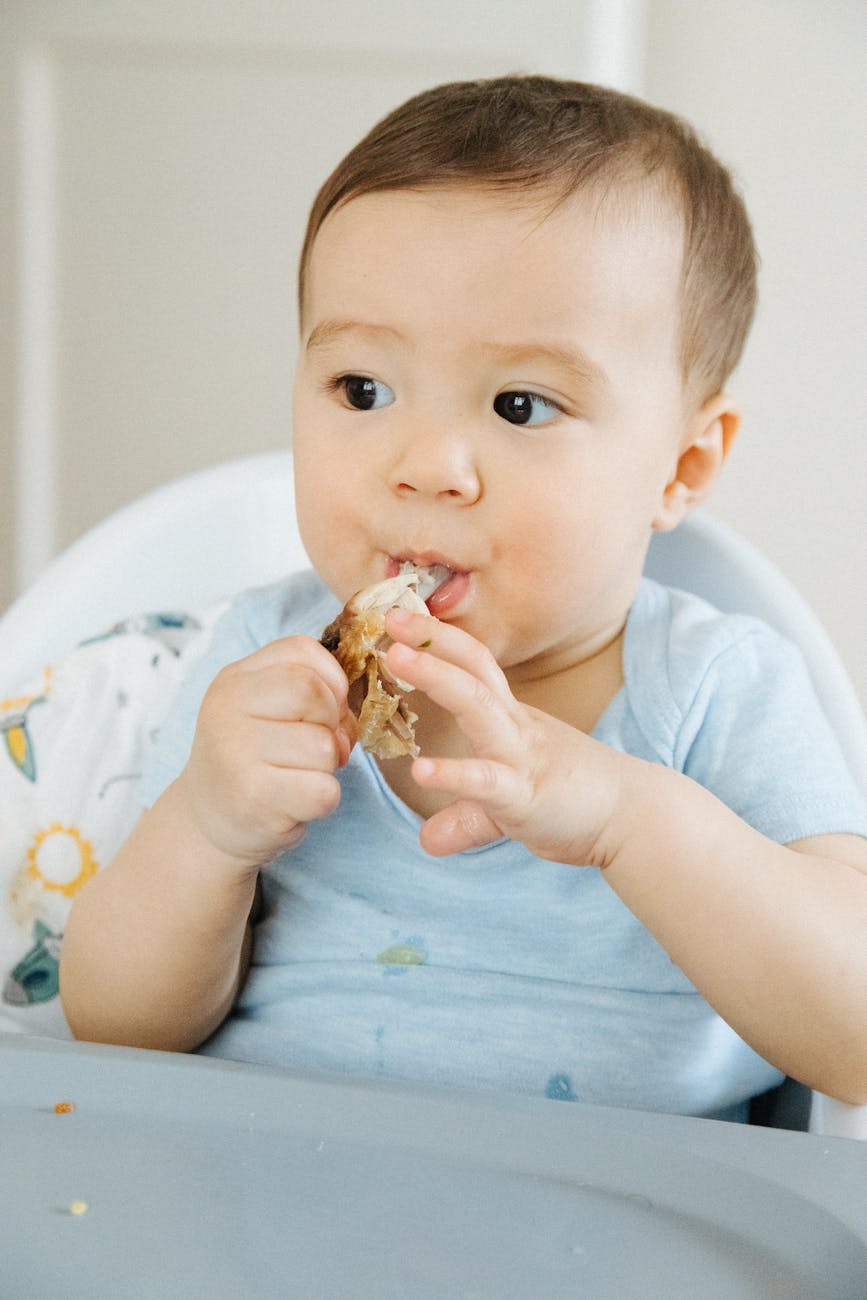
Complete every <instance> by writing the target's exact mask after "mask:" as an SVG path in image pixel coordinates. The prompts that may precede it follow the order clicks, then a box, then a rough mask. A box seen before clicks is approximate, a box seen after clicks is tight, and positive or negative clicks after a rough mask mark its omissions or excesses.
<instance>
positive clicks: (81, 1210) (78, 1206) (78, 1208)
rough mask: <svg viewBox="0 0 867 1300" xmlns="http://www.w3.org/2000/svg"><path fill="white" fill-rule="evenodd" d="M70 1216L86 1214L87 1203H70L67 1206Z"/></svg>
mask: <svg viewBox="0 0 867 1300" xmlns="http://www.w3.org/2000/svg"><path fill="white" fill-rule="evenodd" d="M69 1213H70V1214H87V1201H71V1202H70V1205H69Z"/></svg>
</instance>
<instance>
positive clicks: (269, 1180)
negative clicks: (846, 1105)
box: [0, 1035, 867, 1300]
mask: <svg viewBox="0 0 867 1300" xmlns="http://www.w3.org/2000/svg"><path fill="white" fill-rule="evenodd" d="M58 1103H59V1104H60V1110H59V1111H58V1110H57V1109H56V1107H57V1105H58ZM64 1103H71V1105H72V1109H69V1108H68V1107H66V1106H65V1105H64ZM0 1153H2V1156H0V1159H2V1172H3V1177H2V1188H0V1296H2V1297H3V1300H23V1298H24V1297H27V1300H48V1298H49V1297H51V1300H55V1298H56V1297H57V1296H63V1297H64V1300H85V1297H86V1298H87V1300H93V1298H94V1297H99V1298H100V1300H101V1298H103V1297H105V1300H126V1298H127V1297H135V1300H149V1298H150V1297H153V1300H171V1298H173V1297H178V1298H179V1300H180V1298H181V1297H182V1298H183V1300H198V1298H201V1300H224V1298H225V1300H239V1298H240V1297H246V1296H255V1297H257V1300H270V1298H271V1297H274V1298H275V1300H276V1297H280V1300H285V1298H286V1297H299V1300H332V1298H333V1300H337V1298H338V1297H339V1298H340V1300H346V1298H347V1297H348V1298H349V1300H392V1298H393V1300H397V1298H398V1297H399V1298H400V1300H434V1298H435V1300H452V1298H453V1297H454V1298H457V1297H464V1298H466V1300H469V1297H476V1300H511V1298H514V1300H545V1298H547V1297H552V1298H553V1297H567V1296H568V1297H576V1296H588V1297H592V1300H606V1297H617V1300H624V1297H641V1300H653V1298H654V1297H658V1298H659V1300H673V1298H675V1300H676V1298H677V1297H694V1296H702V1297H705V1296H707V1297H713V1298H714V1300H746V1298H748V1297H749V1298H750V1300H752V1298H753V1297H772V1296H773V1297H785V1300H796V1298H800V1297H810V1298H811V1300H825V1298H827V1300H832V1298H833V1300H846V1297H852V1300H856V1298H857V1300H864V1296H865V1294H867V1195H865V1189H867V1144H861V1143H856V1142H850V1141H845V1140H841V1139H825V1138H818V1137H814V1136H809V1135H807V1134H802V1133H785V1132H776V1131H771V1130H760V1129H749V1128H746V1127H742V1126H739V1125H729V1124H723V1123H720V1122H714V1121H710V1120H694V1119H683V1118H679V1117H675V1116H663V1115H649V1114H642V1113H638V1112H627V1111H615V1110H607V1109H602V1108H597V1107H591V1106H583V1105H580V1104H577V1103H567V1102H560V1101H545V1100H544V1099H542V1100H539V1101H538V1102H537V1101H530V1100H526V1101H525V1100H522V1099H511V1100H508V1099H507V1100H502V1099H490V1098H486V1097H483V1096H478V1095H464V1094H454V1093H445V1092H443V1093H436V1092H432V1091H417V1090H414V1089H408V1088H398V1087H395V1086H379V1085H358V1084H351V1083H344V1082H341V1081H337V1080H335V1079H334V1078H332V1077H328V1078H324V1077H322V1078H320V1077H311V1076H308V1075H305V1076H294V1075H287V1074H282V1073H280V1072H277V1071H273V1070H266V1069H260V1068H253V1067H248V1066H241V1065H237V1064H232V1063H227V1062H217V1061H213V1060H209V1059H205V1058H197V1057H182V1056H174V1055H168V1054H163V1053H157V1052H142V1051H134V1050H128V1049H121V1048H109V1047H101V1046H94V1045H87V1044H71V1043H59V1042H48V1041H47V1040H38V1039H32V1038H21V1037H18V1036H15V1035H5V1036H2V1037H0Z"/></svg>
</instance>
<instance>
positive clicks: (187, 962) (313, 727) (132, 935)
mask: <svg viewBox="0 0 867 1300" xmlns="http://www.w3.org/2000/svg"><path fill="white" fill-rule="evenodd" d="M346 691H347V685H346V678H345V676H344V674H343V673H342V671H341V670H340V668H339V667H338V666H337V664H336V662H335V661H334V659H333V658H332V656H331V655H329V654H328V652H327V651H326V650H324V649H323V648H322V646H320V645H319V644H318V643H317V642H315V641H313V640H311V639H310V638H307V637H290V638H285V639H284V640H281V641H275V642H273V643H272V644H271V645H268V646H265V647H264V648H263V649H261V650H259V651H256V652H255V653H254V654H252V655H250V656H249V657H248V658H246V659H243V660H240V661H239V662H238V663H235V664H231V665H230V666H229V667H228V668H226V669H224V670H223V671H222V672H221V673H220V674H219V675H218V676H217V677H216V678H215V680H214V682H213V683H212V685H211V687H210V689H209V690H208V692H207V693H206V695H205V698H204V701H203V703H202V707H201V710H200V712H199V718H198V724H197V727H196V734H195V739H194V741H193V746H192V751H191V754H190V758H189V761H188V763H187V765H186V767H185V768H184V770H183V771H182V773H181V774H180V776H179V777H178V778H177V780H176V781H175V782H174V783H173V784H172V785H170V786H169V787H168V789H167V790H166V791H165V792H164V793H163V794H162V795H161V797H160V798H159V799H158V800H157V801H156V802H155V803H154V805H153V807H152V808H150V809H149V810H148V811H147V812H145V813H144V814H143V816H142V817H141V818H140V820H139V822H138V823H137V825H136V827H135V828H134V830H133V832H132V834H131V835H130V837H129V839H128V840H127V841H126V843H125V844H124V845H123V847H122V848H121V850H120V852H119V853H118V855H117V856H116V858H115V859H114V861H113V862H111V863H110V864H109V865H108V866H107V867H106V868H105V869H104V870H103V871H101V872H100V873H99V874H98V875H97V876H96V877H94V879H93V880H92V881H91V882H90V883H89V884H88V886H87V888H86V889H84V890H82V892H81V894H80V895H79V896H78V898H77V899H76V901H75V903H74V905H73V908H72V910H71V913H70V917H69V922H68V925H67V929H66V933H65V935H64V940H63V948H62V952H61V962H60V992H61V998H62V1000H63V1006H64V1011H65V1013H66V1016H67V1019H68V1021H69V1025H70V1028H71V1029H72V1031H73V1033H74V1034H75V1035H76V1037H78V1038H86V1039H91V1040H95V1041H101V1042H114V1043H124V1044H127V1045H130V1046H136V1047H151V1048H161V1049H164V1050H168V1051H187V1050H190V1049H191V1048H193V1047H196V1046H197V1045H198V1044H199V1043H201V1042H203V1041H204V1039H205V1038H207V1037H208V1035H209V1034H211V1033H212V1032H213V1030H214V1029H216V1028H217V1026H218V1025H219V1024H220V1022H221V1021H222V1020H223V1019H224V1017H225V1016H226V1015H227V1013H228V1012H229V1010H230V1008H231V1006H232V1002H233V1000H234V998H235V995H236V993H237V991H238V988H239V985H240V983H241V980H242V978H243V975H244V973H245V971H246V965H247V962H248V960H249V949H250V927H249V919H250V913H251V909H252V907H253V902H254V898H255V891H256V882H257V878H258V873H259V870H260V868H261V867H262V866H264V865H265V864H266V863H268V862H269V861H270V860H271V859H272V858H273V857H275V856H276V855H277V854H278V853H280V852H282V851H283V850H285V849H287V848H291V847H293V846H294V845H296V844H298V843H299V842H300V840H301V839H302V838H303V835H304V829H305V825H306V823H307V822H308V821H310V820H311V819H313V818H317V817H323V816H327V815H328V814H329V813H330V812H332V811H333V810H334V808H336V806H337V803H338V801H339V799H340V787H339V784H338V782H337V780H336V778H335V775H334V772H335V770H336V768H337V767H339V766H340V765H341V764H343V763H345V762H346V760H347V758H348V756H349V751H350V748H351V745H352V742H353V739H354V720H353V719H352V717H351V715H349V714H348V711H347V707H346Z"/></svg>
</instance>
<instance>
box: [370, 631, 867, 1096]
mask: <svg viewBox="0 0 867 1300" xmlns="http://www.w3.org/2000/svg"><path fill="white" fill-rule="evenodd" d="M388 630H389V633H390V635H391V636H392V637H393V638H394V640H395V642H397V643H398V644H396V645H394V646H393V647H392V649H391V650H390V651H389V660H388V663H389V668H390V669H391V670H392V671H394V672H395V673H396V674H397V675H398V676H400V677H401V678H403V679H404V680H406V681H409V682H411V683H412V684H413V685H414V686H417V687H418V688H420V689H421V690H423V691H425V692H426V693H427V694H428V695H429V696H430V697H431V698H432V699H433V700H435V702H436V703H438V704H439V705H440V706H441V707H443V708H445V709H446V710H448V712H449V713H451V714H452V716H453V717H454V718H455V720H456V721H457V723H458V725H459V726H460V728H461V730H462V731H463V733H464V735H465V736H466V737H467V739H468V741H469V745H470V749H471V754H472V756H471V757H469V758H465V759H436V758H434V759H430V758H427V757H425V758H421V759H416V761H415V763H414V765H413V776H414V778H415V779H416V781H417V782H418V783H419V784H420V785H422V786H424V787H426V788H428V789H431V790H439V791H443V792H446V793H451V794H453V795H454V797H455V801H454V802H453V803H452V804H450V805H449V806H448V807H447V808H444V809H443V810H442V811H441V812H438V813H436V814H435V815H434V816H433V817H432V818H430V819H429V820H428V821H427V822H426V823H425V826H424V827H423V828H422V843H423V845H424V847H425V848H426V849H427V851H428V852H430V853H453V852H457V851H459V850H461V849H464V848H469V847H472V846H478V845H481V844H484V843H487V842H489V841H490V840H492V839H494V838H498V837H499V836H501V835H507V836H509V837H510V838H512V839H516V840H520V841H522V842H523V843H524V844H526V845H527V847H528V848H529V849H530V850H531V851H532V852H534V853H535V854H537V855H538V856H540V857H542V858H547V859H550V860H553V861H559V862H571V863H573V864H575V865H576V866H581V865H588V866H595V867H598V868H600V869H601V870H602V871H603V872H604V874H605V879H606V880H607V882H608V884H609V885H610V886H611V888H612V889H614V890H615V892H616V893H617V894H618V895H619V896H620V897H621V898H622V900H623V902H624V903H625V904H626V905H627V906H628V907H629V908H630V910H631V911H632V912H633V913H634V914H635V915H636V916H637V917H638V919H639V920H640V921H641V922H642V923H643V924H644V925H645V926H646V927H647V929H648V930H650V931H651V933H652V934H653V935H654V936H655V937H656V938H657V940H658V941H659V942H660V943H661V944H662V946H663V947H664V948H665V949H666V951H667V952H668V953H669V955H670V956H671V957H672V959H673V960H674V961H675V962H676V963H677V965H678V966H680V968H681V969H682V970H683V971H684V973H685V974H686V975H687V977H688V978H689V979H690V980H691V981H692V982H693V983H694V984H695V986H696V988H698V989H699V990H700V992H701V993H702V994H703V996H704V997H705V998H706V999H707V1001H708V1002H709V1003H710V1004H711V1005H712V1006H713V1007H714V1008H715V1009H716V1011H717V1012H718V1013H719V1014H720V1015H721V1016H722V1017H723V1019H725V1020H726V1021H727V1022H728V1023H729V1024H730V1025H731V1026H732V1027H733V1028H734V1029H735V1030H736V1032H737V1033H739V1034H740V1035H741V1036H742V1037H743V1038H744V1039H745V1040H746V1041H747V1042H749V1043H750V1045H751V1046H752V1047H754V1048H755V1050H756V1051H757V1052H759V1053H760V1054H761V1055H762V1056H764V1057H765V1058H766V1059H767V1060H769V1061H771V1062H772V1063H773V1064H775V1065H776V1066H778V1068H780V1069H781V1070H784V1071H785V1072H786V1073H788V1074H791V1075H793V1076H795V1077H796V1078H799V1079H801V1080H802V1081H803V1082H804V1083H806V1084H808V1085H809V1086H811V1087H814V1088H817V1089H819V1090H820V1091H822V1092H825V1093H827V1094H828V1095H830V1096H834V1097H838V1098H840V1099H841V1100H843V1101H849V1102H855V1103H863V1102H867V841H864V840H862V839H860V838H859V837H857V836H848V835H834V836H822V837H817V838H816V839H814V840H804V841H800V842H799V843H796V844H792V845H789V846H783V845H779V844H776V843H774V842H773V841H772V840H769V839H767V838H766V837H765V836H763V835H761V834H760V833H759V832H758V831H756V830H754V829H753V828H752V827H750V826H749V825H747V823H745V822H744V821H742V820H741V819H740V818H739V817H738V816H737V815H736V814H735V813H733V812H732V811H731V810H730V809H729V808H727V807H726V806H725V804H723V803H722V802H721V801H720V800H719V799H717V798H716V797H715V796H714V795H712V794H710V793H709V792H708V791H707V790H705V789H704V788H703V787H701V786H700V785H698V784H697V783H696V782H694V781H692V780H691V779H690V778H689V777H686V776H683V775H681V774H680V773H678V772H673V771H671V770H669V769H666V768H664V767H662V766H658V765H656V764H652V763H647V762H644V761H643V760H640V759H636V758H632V757H630V756H628V755H625V754H621V753H619V752H617V751H614V750H612V749H610V748H608V747H607V746H605V745H603V744H601V743H600V742H598V741H596V740H593V739H592V738H591V737H589V736H586V735H584V734H583V733H582V732H580V731H577V730H575V729H574V728H572V727H569V726H568V725H567V724H565V723H563V722H560V721H558V720H557V719H555V718H552V717H549V716H547V715H545V714H543V713H540V712H539V711H538V710H535V709H531V708H528V707H527V706H525V705H522V704H521V703H520V702H519V701H517V700H516V699H515V698H514V696H513V695H512V693H511V691H510V690H509V687H508V684H507V682H506V679H505V677H504V675H503V674H502V672H501V671H500V669H499V668H498V666H497V665H496V663H495V662H494V661H493V659H492V658H491V657H490V655H489V654H488V652H487V651H486V650H485V648H484V647H483V646H481V645H479V643H478V642H476V641H474V640H473V639H472V638H470V637H469V636H467V635H466V634H465V633H463V632H462V631H460V629H457V628H453V627H449V626H447V625H445V624H437V625H436V626H435V628H434V630H433V633H432V632H431V623H430V620H425V621H424V623H419V624H414V623H413V622H412V616H408V617H407V616H397V617H395V616H394V615H393V614H392V615H390V616H389V623H388ZM423 641H427V642H429V643H430V644H429V649H428V650H427V652H426V653H419V652H418V651H417V650H415V649H413V647H414V646H418V645H420V644H421V643H422V642H423Z"/></svg>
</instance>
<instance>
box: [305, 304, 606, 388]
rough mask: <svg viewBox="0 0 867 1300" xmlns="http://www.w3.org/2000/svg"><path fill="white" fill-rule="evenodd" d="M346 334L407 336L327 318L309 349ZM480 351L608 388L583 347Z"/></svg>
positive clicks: (489, 347)
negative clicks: (542, 364)
mask: <svg viewBox="0 0 867 1300" xmlns="http://www.w3.org/2000/svg"><path fill="white" fill-rule="evenodd" d="M345 334H367V335H370V336H372V337H382V336H383V335H386V336H388V337H389V338H393V339H396V340H397V341H398V342H400V343H405V342H406V337H405V335H403V334H402V333H401V332H400V330H398V329H395V328H394V326H393V325H384V324H380V323H378V322H375V321H360V320H349V319H345V318H343V317H336V316H335V317H327V318H326V319H325V320H321V321H319V323H318V324H317V325H314V327H313V329H312V330H311V331H310V335H309V337H308V339H307V343H306V350H307V351H308V352H315V351H317V350H318V349H320V348H327V347H328V346H329V344H331V343H333V342H334V341H335V340H336V339H339V338H342V337H343V335H345ZM478 350H479V351H482V352H487V353H488V355H489V356H491V357H492V358H493V359H494V360H495V361H496V362H497V363H498V364H499V365H505V366H525V365H532V364H533V363H534V362H539V361H547V362H548V363H550V364H552V365H555V366H557V367H558V369H560V370H562V371H565V372H566V374H568V375H569V376H570V377H571V378H572V379H573V380H576V381H577V382H579V383H580V384H582V385H590V386H592V387H595V388H600V389H602V388H605V387H606V386H607V384H608V376H607V375H606V374H605V371H604V370H603V369H602V367H601V366H600V365H598V364H597V363H596V362H595V361H593V360H592V358H591V357H588V356H587V354H586V352H583V351H582V350H581V349H580V348H575V347H567V346H565V345H563V344H558V343H542V342H538V343H482V344H480V345H479V349H478Z"/></svg>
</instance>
